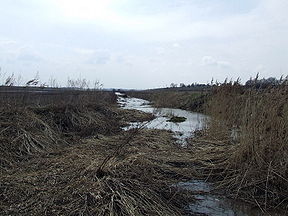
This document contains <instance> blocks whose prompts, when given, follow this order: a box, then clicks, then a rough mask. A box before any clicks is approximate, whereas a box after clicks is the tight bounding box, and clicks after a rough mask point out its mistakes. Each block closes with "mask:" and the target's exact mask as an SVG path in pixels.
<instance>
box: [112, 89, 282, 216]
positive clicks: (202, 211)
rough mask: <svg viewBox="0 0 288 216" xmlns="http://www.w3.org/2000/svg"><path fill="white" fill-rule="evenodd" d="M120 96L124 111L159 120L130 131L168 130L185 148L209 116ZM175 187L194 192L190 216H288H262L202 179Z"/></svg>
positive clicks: (134, 125) (270, 213) (257, 210)
mask: <svg viewBox="0 0 288 216" xmlns="http://www.w3.org/2000/svg"><path fill="white" fill-rule="evenodd" d="M116 95H117V96H118V99H117V100H118V104H119V105H120V106H121V107H122V108H123V109H135V110H140V111H143V112H147V113H153V114H154V115H155V116H156V118H155V119H154V120H152V121H150V122H144V123H137V122H136V123H135V122H133V123H130V126H128V127H126V128H125V130H128V129H130V128H133V127H139V126H141V125H142V126H143V125H145V127H147V128H150V129H166V130H171V131H173V133H174V137H175V138H176V139H177V142H178V143H179V144H180V145H181V146H183V147H185V146H186V144H187V142H186V139H187V138H188V137H191V136H193V133H194V132H195V131H196V130H198V129H201V128H203V127H205V125H206V124H205V122H207V119H208V117H207V116H205V115H203V114H201V113H195V112H189V111H185V110H181V109H172V108H153V107H152V106H151V105H150V102H149V101H147V100H143V99H139V98H131V97H127V96H126V95H124V94H122V93H119V92H116ZM171 116H178V117H185V121H183V122H178V123H175V122H170V121H169V119H171ZM175 186H176V187H179V188H182V189H186V190H190V191H191V192H193V194H197V195H194V197H195V199H196V200H197V201H196V202H195V203H191V204H190V205H189V206H187V210H188V211H189V212H191V215H199V216H263V215H271V216H283V215H285V214H283V213H278V212H276V213H275V212H269V213H263V212H262V211H261V210H260V209H259V208H258V207H255V206H251V205H249V204H247V203H244V202H239V201H234V200H231V199H228V198H226V197H225V196H224V195H219V194H214V193H211V191H212V190H213V186H212V184H211V183H208V182H205V181H202V180H191V181H188V182H179V183H178V184H177V185H175Z"/></svg>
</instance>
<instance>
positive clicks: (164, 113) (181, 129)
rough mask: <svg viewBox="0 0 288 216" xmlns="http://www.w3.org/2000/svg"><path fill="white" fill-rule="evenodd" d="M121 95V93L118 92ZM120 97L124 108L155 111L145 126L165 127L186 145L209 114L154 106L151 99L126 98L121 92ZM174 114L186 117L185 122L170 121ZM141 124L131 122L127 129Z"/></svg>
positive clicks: (148, 111) (202, 125)
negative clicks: (153, 117)
mask: <svg viewBox="0 0 288 216" xmlns="http://www.w3.org/2000/svg"><path fill="white" fill-rule="evenodd" d="M118 95H119V93H118ZM119 96H120V97H118V103H119V104H120V106H121V107H123V108H124V109H136V110H140V111H143V112H147V113H153V114H154V115H155V116H156V118H155V119H154V120H152V121H150V122H144V124H145V127H147V128H151V129H165V130H171V131H173V132H174V137H175V138H176V139H177V142H179V143H180V144H182V145H184V144H185V143H186V138H188V137H191V136H193V132H194V131H195V130H198V129H201V128H203V127H204V126H205V122H206V119H207V116H205V115H203V114H201V113H195V112H188V111H186V110H181V109H172V108H153V107H152V106H151V105H150V103H149V101H146V100H143V99H139V98H129V97H128V98H124V97H121V93H120V95H119ZM172 116H178V117H185V118H186V120H185V121H183V122H178V123H175V122H169V121H168V120H169V119H170V118H171V117H172ZM137 126H139V123H137V122H136V123H131V124H130V126H128V127H126V129H130V128H133V127H137Z"/></svg>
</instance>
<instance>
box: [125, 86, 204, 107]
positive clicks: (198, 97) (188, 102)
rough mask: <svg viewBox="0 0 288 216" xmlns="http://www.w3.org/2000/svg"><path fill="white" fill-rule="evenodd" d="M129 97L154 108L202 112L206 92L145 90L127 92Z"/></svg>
mask: <svg viewBox="0 0 288 216" xmlns="http://www.w3.org/2000/svg"><path fill="white" fill-rule="evenodd" d="M127 94H128V95H129V96H131V97H137V98H142V99H145V100H148V101H151V102H152V103H153V106H154V107H160V108H161V107H167V108H178V109H185V110H190V111H195V112H202V111H203V105H204V103H205V101H206V97H207V92H204V91H203V92H201V91H198V92H194V91H175V90H147V91H129V92H127Z"/></svg>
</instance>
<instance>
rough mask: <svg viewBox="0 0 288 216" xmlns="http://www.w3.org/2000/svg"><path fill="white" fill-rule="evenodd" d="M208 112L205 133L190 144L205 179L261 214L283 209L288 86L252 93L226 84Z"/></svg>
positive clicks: (287, 179) (287, 185) (287, 183)
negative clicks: (247, 203)
mask: <svg viewBox="0 0 288 216" xmlns="http://www.w3.org/2000/svg"><path fill="white" fill-rule="evenodd" d="M206 106H207V107H206V110H207V113H208V114H209V115H210V117H211V119H210V121H209V124H208V128H207V129H206V130H205V131H202V132H201V136H199V137H198V138H197V139H193V140H192V142H191V145H192V146H193V148H195V151H196V152H195V153H194V155H193V157H194V158H195V160H199V162H201V164H202V165H201V166H202V167H203V168H204V169H205V172H204V173H206V176H208V177H209V178H210V180H213V181H215V182H216V183H217V185H218V186H219V187H220V188H223V189H225V190H226V191H227V192H229V194H230V195H232V196H233V197H237V198H241V199H243V200H245V201H248V202H251V203H254V204H255V205H258V206H259V207H260V208H261V209H262V210H263V211H264V210H266V209H269V208H285V209H287V208H288V205H287V203H288V202H287V201H288V200H287V199H288V198H287V194H288V144H287V143H288V86H287V84H286V83H283V84H282V85H277V86H271V87H269V88H265V89H255V88H246V87H243V86H241V85H239V84H238V83H237V82H236V83H226V84H223V85H221V86H218V87H215V88H214V89H213V92H211V94H210V97H209V100H208V101H207V103H206ZM197 158H198V159H197Z"/></svg>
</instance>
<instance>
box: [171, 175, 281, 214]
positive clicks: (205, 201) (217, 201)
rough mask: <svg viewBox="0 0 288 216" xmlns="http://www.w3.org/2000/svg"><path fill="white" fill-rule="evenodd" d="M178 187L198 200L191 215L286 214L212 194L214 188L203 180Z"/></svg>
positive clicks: (193, 205)
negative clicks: (265, 211) (263, 209)
mask: <svg viewBox="0 0 288 216" xmlns="http://www.w3.org/2000/svg"><path fill="white" fill-rule="evenodd" d="M175 186H176V187H179V188H182V189H186V190H190V191H191V192H192V193H193V194H196V195H194V198H195V199H196V202H195V203H191V204H189V206H187V210H188V211H189V212H191V215H201V216H202V215H208V216H263V215H267V216H268V215H270V216H284V215H286V214H285V213H284V212H282V213H279V212H267V213H263V212H262V211H261V210H260V209H259V208H258V207H255V206H252V205H249V204H247V203H244V202H240V201H235V200H232V199H228V198H226V197H225V196H223V195H217V194H214V193H211V191H212V189H213V186H212V184H211V183H207V182H205V181H202V180H193V181H189V182H180V183H178V184H176V185H175Z"/></svg>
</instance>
